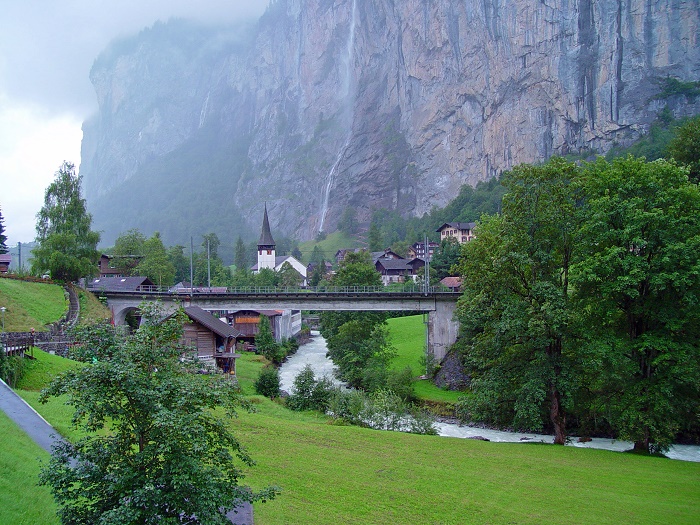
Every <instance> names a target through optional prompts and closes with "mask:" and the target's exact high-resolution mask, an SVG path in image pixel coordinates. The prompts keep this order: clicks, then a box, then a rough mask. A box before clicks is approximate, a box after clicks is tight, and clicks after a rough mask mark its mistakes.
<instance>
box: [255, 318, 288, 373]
mask: <svg viewBox="0 0 700 525" xmlns="http://www.w3.org/2000/svg"><path fill="white" fill-rule="evenodd" d="M255 347H256V349H257V352H258V353H259V354H262V355H264V356H265V357H266V358H267V359H268V360H270V361H272V362H273V363H275V364H280V363H281V362H282V359H283V358H284V356H283V355H282V354H283V352H282V346H281V345H280V344H279V343H278V342H277V341H276V340H275V336H274V334H273V333H272V327H271V326H270V319H269V318H268V317H267V316H266V315H261V316H260V321H259V322H258V333H257V334H256V335H255Z"/></svg>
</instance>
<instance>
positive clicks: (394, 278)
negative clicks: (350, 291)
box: [374, 258, 425, 286]
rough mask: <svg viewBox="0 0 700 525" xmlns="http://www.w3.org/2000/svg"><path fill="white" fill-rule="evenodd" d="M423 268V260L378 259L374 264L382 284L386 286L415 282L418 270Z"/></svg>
mask: <svg viewBox="0 0 700 525" xmlns="http://www.w3.org/2000/svg"><path fill="white" fill-rule="evenodd" d="M424 266H425V261H423V259H418V258H415V259H411V260H407V259H385V258H379V259H377V261H376V262H375V263H374V267H375V269H376V270H377V271H378V272H379V273H380V274H381V276H382V282H383V283H384V285H385V286H386V285H387V284H391V283H403V282H406V281H415V280H416V278H417V277H418V276H419V272H420V269H421V268H423V267H424Z"/></svg>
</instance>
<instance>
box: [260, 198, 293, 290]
mask: <svg viewBox="0 0 700 525" xmlns="http://www.w3.org/2000/svg"><path fill="white" fill-rule="evenodd" d="M285 263H288V264H289V265H290V266H291V267H292V268H294V270H296V271H297V272H298V273H299V275H300V276H301V280H302V286H306V266H304V265H303V264H302V263H301V262H299V261H298V260H297V259H296V258H295V257H293V256H291V255H280V256H278V255H277V254H276V253H275V240H274V239H273V238H272V232H271V231H270V221H269V219H268V218H267V204H265V213H264V215H263V223H262V230H261V232H260V239H259V240H258V264H256V265H255V266H253V267H252V268H251V269H252V270H253V273H258V272H259V271H260V270H262V269H263V268H269V269H270V270H273V271H275V272H279V271H280V270H281V269H282V266H284V264H285Z"/></svg>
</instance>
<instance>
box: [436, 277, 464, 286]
mask: <svg viewBox="0 0 700 525" xmlns="http://www.w3.org/2000/svg"><path fill="white" fill-rule="evenodd" d="M440 284H441V285H443V286H445V287H446V288H459V287H460V286H462V278H461V277H445V278H444V279H443V280H442V281H440Z"/></svg>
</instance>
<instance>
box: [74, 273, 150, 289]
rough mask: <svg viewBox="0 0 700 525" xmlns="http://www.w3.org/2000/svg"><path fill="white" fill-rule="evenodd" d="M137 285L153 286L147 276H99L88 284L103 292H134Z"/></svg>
mask: <svg viewBox="0 0 700 525" xmlns="http://www.w3.org/2000/svg"><path fill="white" fill-rule="evenodd" d="M139 286H154V284H153V281H151V280H150V279H149V278H148V277H144V276H137V277H99V278H97V279H93V280H92V281H90V283H89V284H88V286H87V287H88V289H90V290H102V291H105V292H135V291H138V289H139Z"/></svg>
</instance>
